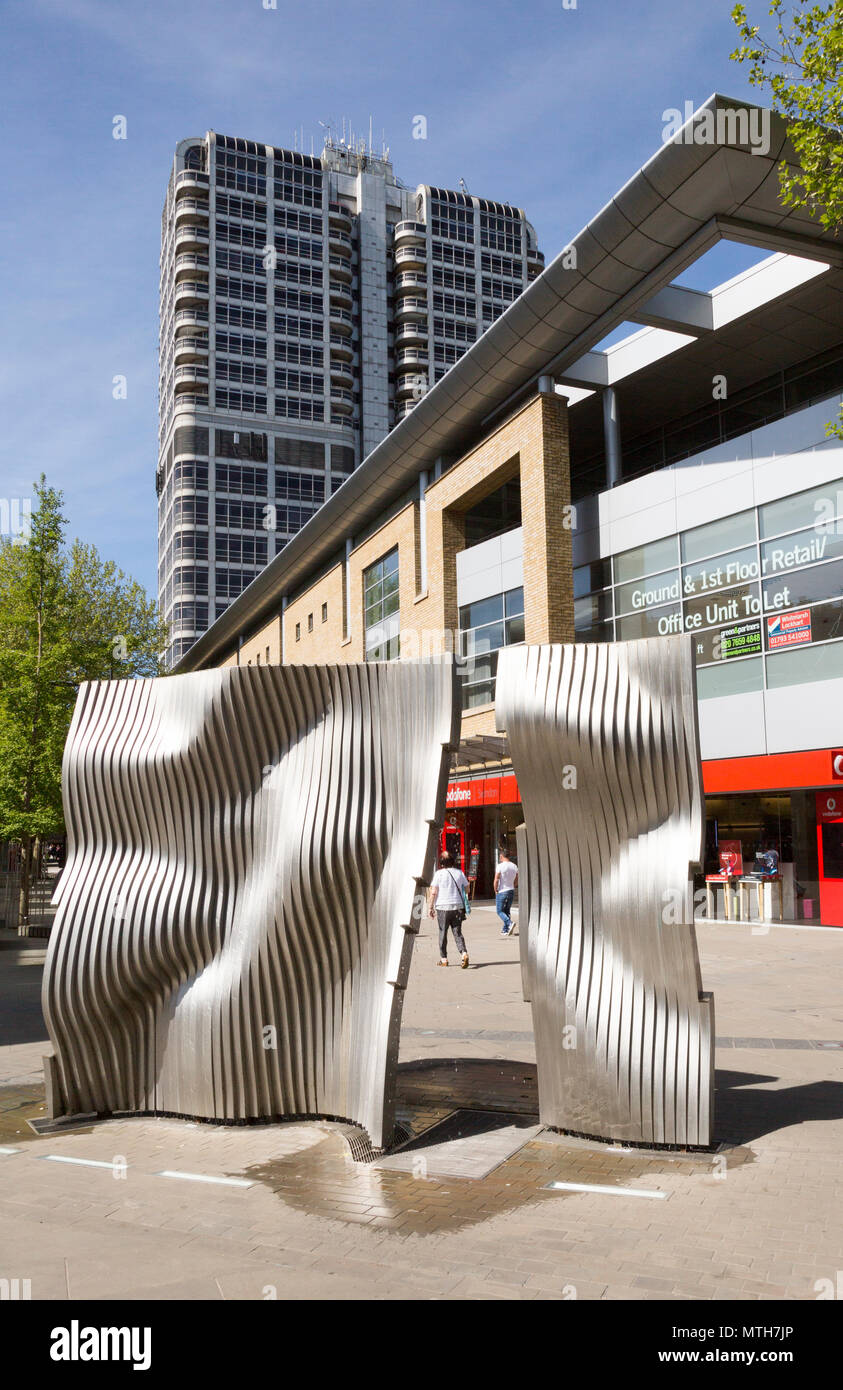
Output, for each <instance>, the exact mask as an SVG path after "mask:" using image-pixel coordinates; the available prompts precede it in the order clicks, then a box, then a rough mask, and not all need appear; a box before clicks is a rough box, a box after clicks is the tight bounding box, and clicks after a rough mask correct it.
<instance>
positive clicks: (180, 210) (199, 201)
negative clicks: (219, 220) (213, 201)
mask: <svg viewBox="0 0 843 1390" xmlns="http://www.w3.org/2000/svg"><path fill="white" fill-rule="evenodd" d="M209 212H210V207H209V204H208V200H207V198H187V197H185V198H179V200H178V202H177V203H176V227H177V228H178V227H179V226H180V225H181V223H182V221H184V220H187V218H189V217H196V218H198V219H199V220H200V222H201V221H204V222H205V223H207V221H208V214H209Z"/></svg>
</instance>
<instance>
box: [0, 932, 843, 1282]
mask: <svg viewBox="0 0 843 1390" xmlns="http://www.w3.org/2000/svg"><path fill="white" fill-rule="evenodd" d="M467 932H468V941H469V949H470V951H471V957H472V967H471V969H470V970H468V971H460V970H449V971H444V970H438V969H437V968H436V965H435V961H436V955H437V952H436V943H435V940H434V937H433V932H432V930H431V926H428V925H427V924H426V925H425V928H424V929H423V932H422V934H421V936H420V938H419V939H418V940H417V942H416V945H415V952H416V957H417V958H416V960H415V963H414V969H413V971H412V974H411V983H410V988H409V990H408V994H407V1000H406V1005H405V1011H404V1022H405V1028H404V1032H403V1033H402V1047H401V1063H400V1067H399V1104H398V1118H399V1121H400V1123H401V1124H402V1126H403V1127H404V1129H405V1130H406V1131H407V1132H408V1134H409V1135H411V1136H413V1138H412V1141H411V1144H410V1146H409V1147H408V1148H406V1149H405V1150H404V1154H405V1160H404V1164H403V1166H402V1167H397V1166H395V1165H393V1166H392V1167H390V1166H389V1161H388V1160H387V1166H378V1164H377V1162H375V1163H371V1162H368V1163H367V1162H357V1161H355V1159H354V1157H353V1156H352V1148H351V1147H350V1146H349V1142H348V1138H349V1135H351V1136H352V1137H353V1135H354V1131H353V1130H352V1129H351V1127H349V1126H338V1125H332V1124H329V1123H327V1122H312V1123H294V1124H285V1125H279V1126H269V1127H262V1126H249V1127H242V1126H237V1127H230V1128H229V1127H217V1126H208V1125H201V1124H194V1123H186V1122H180V1121H174V1120H165V1119H157V1120H141V1119H137V1120H134V1119H133V1120H114V1121H108V1122H106V1123H101V1124H97V1125H92V1126H87V1127H86V1126H84V1125H83V1126H82V1127H81V1128H79V1129H71V1130H68V1131H66V1132H61V1133H54V1134H48V1135H40V1136H39V1135H36V1134H35V1133H34V1132H33V1131H32V1130H31V1129H30V1127H29V1125H28V1123H27V1120H28V1119H32V1118H37V1117H38V1116H39V1115H41V1114H43V1104H42V1102H43V1085H42V1080H41V1074H40V1057H41V1054H42V1052H43V1051H44V1041H43V1039H44V1032H43V1023H42V1022H41V1018H40V1011H39V1009H38V1005H37V979H38V976H39V974H40V970H39V964H40V962H39V959H38V958H37V953H36V954H33V952H32V950H31V945H30V947H29V948H28V949H27V951H26V959H25V960H24V959H22V958H20V959H19V953H18V952H16V951H11V950H9V949H3V950H0V1003H2V1015H0V1017H1V1018H2V1022H0V1037H2V1038H12V1039H14V1041H12V1042H10V1043H9V1044H8V1045H6V1046H3V1047H0V1149H12V1150H14V1152H12V1153H0V1165H2V1167H3V1177H4V1182H3V1184H2V1187H0V1276H3V1277H9V1278H14V1277H19V1278H29V1279H31V1281H32V1295H33V1298H42V1299H44V1298H46V1299H66V1298H68V1297H71V1298H74V1299H75V1298H85V1297H105V1298H142V1297H149V1298H155V1299H191V1298H203V1299H204V1298H210V1299H215V1300H219V1299H261V1298H266V1297H272V1296H277V1297H278V1298H290V1299H309V1298H313V1297H327V1298H339V1299H384V1300H388V1299H395V1298H402V1299H403V1298H411V1297H419V1298H426V1299H452V1298H480V1299H490V1298H500V1299H507V1300H512V1299H519V1300H520V1299H527V1300H532V1299H542V1300H544V1299H570V1298H574V1297H576V1298H579V1299H589V1300H599V1299H606V1300H614V1299H641V1300H652V1299H657V1300H658V1299H688V1298H704V1299H722V1298H738V1299H746V1300H758V1299H762V1300H763V1299H775V1298H790V1299H798V1300H811V1299H814V1298H815V1297H816V1290H815V1284H816V1282H817V1281H818V1280H821V1279H831V1280H834V1279H835V1278H836V1277H837V1271H838V1270H841V1269H843V1241H841V1225H842V1224H843V1223H841V1216H840V1210H839V1201H838V1200H837V1198H836V1191H837V1190H838V1189H839V1171H840V1161H839V1153H840V1140H841V1135H842V1134H843V1049H841V1048H840V1047H839V1046H831V1047H829V1046H824V1045H823V1044H829V1043H839V1042H840V1041H841V1040H843V1007H841V1001H840V990H839V983H838V982H839V978H840V966H841V963H843V932H835V931H833V930H829V931H827V932H817V931H813V932H808V931H804V932H800V931H793V930H787V929H781V928H773V929H772V930H771V931H770V932H769V933H768V934H767V935H765V936H761V935H756V936H753V935H752V933H751V931H750V929H749V928H748V927H742V926H739V925H735V926H726V925H723V924H712V925H710V926H705V925H703V926H701V927H700V929H699V940H700V953H701V958H702V970H703V983H704V986H705V987H706V988H711V989H714V991H715V999H716V1009H717V1032H718V1075H717V1138H718V1140H720V1141H721V1142H722V1145H723V1147H722V1148H721V1150H720V1151H719V1152H717V1153H715V1154H711V1155H708V1154H704V1155H692V1156H690V1155H672V1154H665V1153H660V1154H647V1153H642V1152H640V1151H634V1152H628V1151H622V1150H608V1149H606V1148H599V1147H597V1146H593V1145H588V1144H585V1143H582V1142H578V1141H575V1140H572V1139H568V1138H564V1137H563V1136H559V1135H554V1134H550V1133H548V1132H546V1131H541V1130H539V1129H538V1126H537V1108H538V1105H537V1097H536V1081H535V1064H534V1053H533V1047H532V1033H531V1029H530V1013H529V1007H528V1006H527V1005H525V1004H524V1003H523V1001H522V1000H521V999H520V996H519V993H518V989H519V983H520V976H519V969H518V946H517V939H514V940H501V939H500V937H499V935H498V925H497V919H496V918H495V917H494V914H493V913H492V912H491V911H490V910H489V909H487V908H483V907H480V908H478V909H476V910H475V912H474V913H473V914H472V917H471V919H470V922H469V924H468V927H467ZM483 1111H486V1112H493V1113H491V1114H490V1115H488V1118H484V1116H483V1115H482V1114H478V1113H477V1112H483ZM455 1112H460V1113H459V1114H458V1115H456V1116H455ZM466 1113H468V1116H469V1118H468V1120H467V1121H465V1122H464V1121H463V1119H462V1116H463V1115H465V1114H466ZM449 1117H450V1118H449ZM442 1122H444V1124H442ZM436 1125H439V1126H440V1127H439V1128H438V1129H433V1128H432V1127H433V1126H436ZM461 1126H463V1127H464V1128H463V1136H462V1139H461ZM428 1130H430V1131H431V1132H430V1141H431V1142H430V1144H429V1145H428V1147H429V1148H430V1153H429V1155H428V1159H429V1160H430V1162H428V1161H427V1159H425V1147H426V1145H425V1140H424V1138H423V1137H422V1136H424V1134H425V1132H426V1131H428ZM522 1136H523V1137H524V1138H525V1142H523V1143H519V1139H520V1138H521V1137H522ZM463 1140H464V1141H465V1146H466V1147H467V1148H468V1150H469V1157H470V1159H471V1165H470V1166H469V1164H468V1161H467V1163H466V1166H465V1170H464V1171H463V1172H462V1173H461V1174H460V1175H456V1174H455V1173H452V1172H446V1171H445V1169H444V1168H440V1171H439V1172H437V1171H436V1168H437V1163H438V1162H443V1163H445V1164H448V1163H451V1162H452V1159H453V1156H454V1155H455V1154H458V1153H459V1148H458V1145H459V1143H460V1142H463ZM451 1143H453V1144H454V1145H455V1146H457V1147H454V1148H451V1149H450V1151H449V1144H451ZM434 1145H436V1147H435V1148H434ZM496 1146H497V1147H496ZM48 1154H58V1155H62V1156H65V1157H73V1158H77V1159H90V1160H97V1161H99V1162H100V1163H103V1162H104V1163H108V1164H112V1165H113V1167H112V1168H102V1167H89V1166H85V1165H81V1164H66V1163H58V1162H47V1161H44V1158H45V1156H46V1155H48ZM163 1170H175V1171H177V1172H182V1173H189V1174H205V1175H207V1176H213V1177H222V1176H228V1177H236V1178H239V1179H241V1180H244V1181H248V1182H250V1183H251V1186H249V1187H225V1186H217V1185H213V1184H206V1183H196V1182H193V1181H180V1180H177V1179H173V1178H166V1177H162V1176H160V1174H161V1173H162V1171H163ZM458 1171H459V1170H458ZM551 1182H569V1183H570V1182H574V1183H584V1184H588V1185H591V1186H593V1185H600V1186H610V1187H625V1188H632V1189H638V1190H642V1189H643V1190H649V1191H653V1190H656V1191H659V1192H662V1193H664V1194H665V1195H664V1198H663V1199H662V1200H641V1199H637V1198H635V1197H627V1196H620V1195H606V1194H603V1193H598V1192H594V1191H586V1192H570V1191H564V1192H556V1191H552V1190H549V1188H548V1186H547V1185H548V1184H549V1183H551Z"/></svg>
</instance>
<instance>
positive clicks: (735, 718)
mask: <svg viewBox="0 0 843 1390" xmlns="http://www.w3.org/2000/svg"><path fill="white" fill-rule="evenodd" d="M699 716H700V750H701V755H702V757H703V758H704V759H708V758H750V757H752V756H754V755H756V754H760V753H766V752H767V751H768V750H767V746H766V738H765V730H764V692H763V691H761V690H757V691H751V692H750V693H748V694H745V695H728V696H725V697H724V698H723V699H721V700H700V702H699ZM803 747H804V745H803Z"/></svg>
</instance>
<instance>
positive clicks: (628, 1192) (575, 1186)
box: [547, 1182, 667, 1201]
mask: <svg viewBox="0 0 843 1390" xmlns="http://www.w3.org/2000/svg"><path fill="white" fill-rule="evenodd" d="M547 1186H548V1188H549V1189H551V1191H554V1192H602V1193H605V1194H606V1195H607V1196H609V1197H654V1198H656V1199H657V1200H660V1201H664V1199H665V1197H666V1196H667V1193H666V1192H659V1191H657V1190H656V1188H654V1187H606V1186H602V1185H601V1184H599V1183H592V1182H549V1183H548V1184H547Z"/></svg>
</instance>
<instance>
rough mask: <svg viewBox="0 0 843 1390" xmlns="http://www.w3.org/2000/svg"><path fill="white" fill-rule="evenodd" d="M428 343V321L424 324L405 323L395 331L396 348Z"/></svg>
mask: <svg viewBox="0 0 843 1390" xmlns="http://www.w3.org/2000/svg"><path fill="white" fill-rule="evenodd" d="M426 342H427V321H425V322H424V323H405V324H402V325H401V327H400V328H396V330H395V346H396V348H399V347H405V346H410V344H412V343H426Z"/></svg>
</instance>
